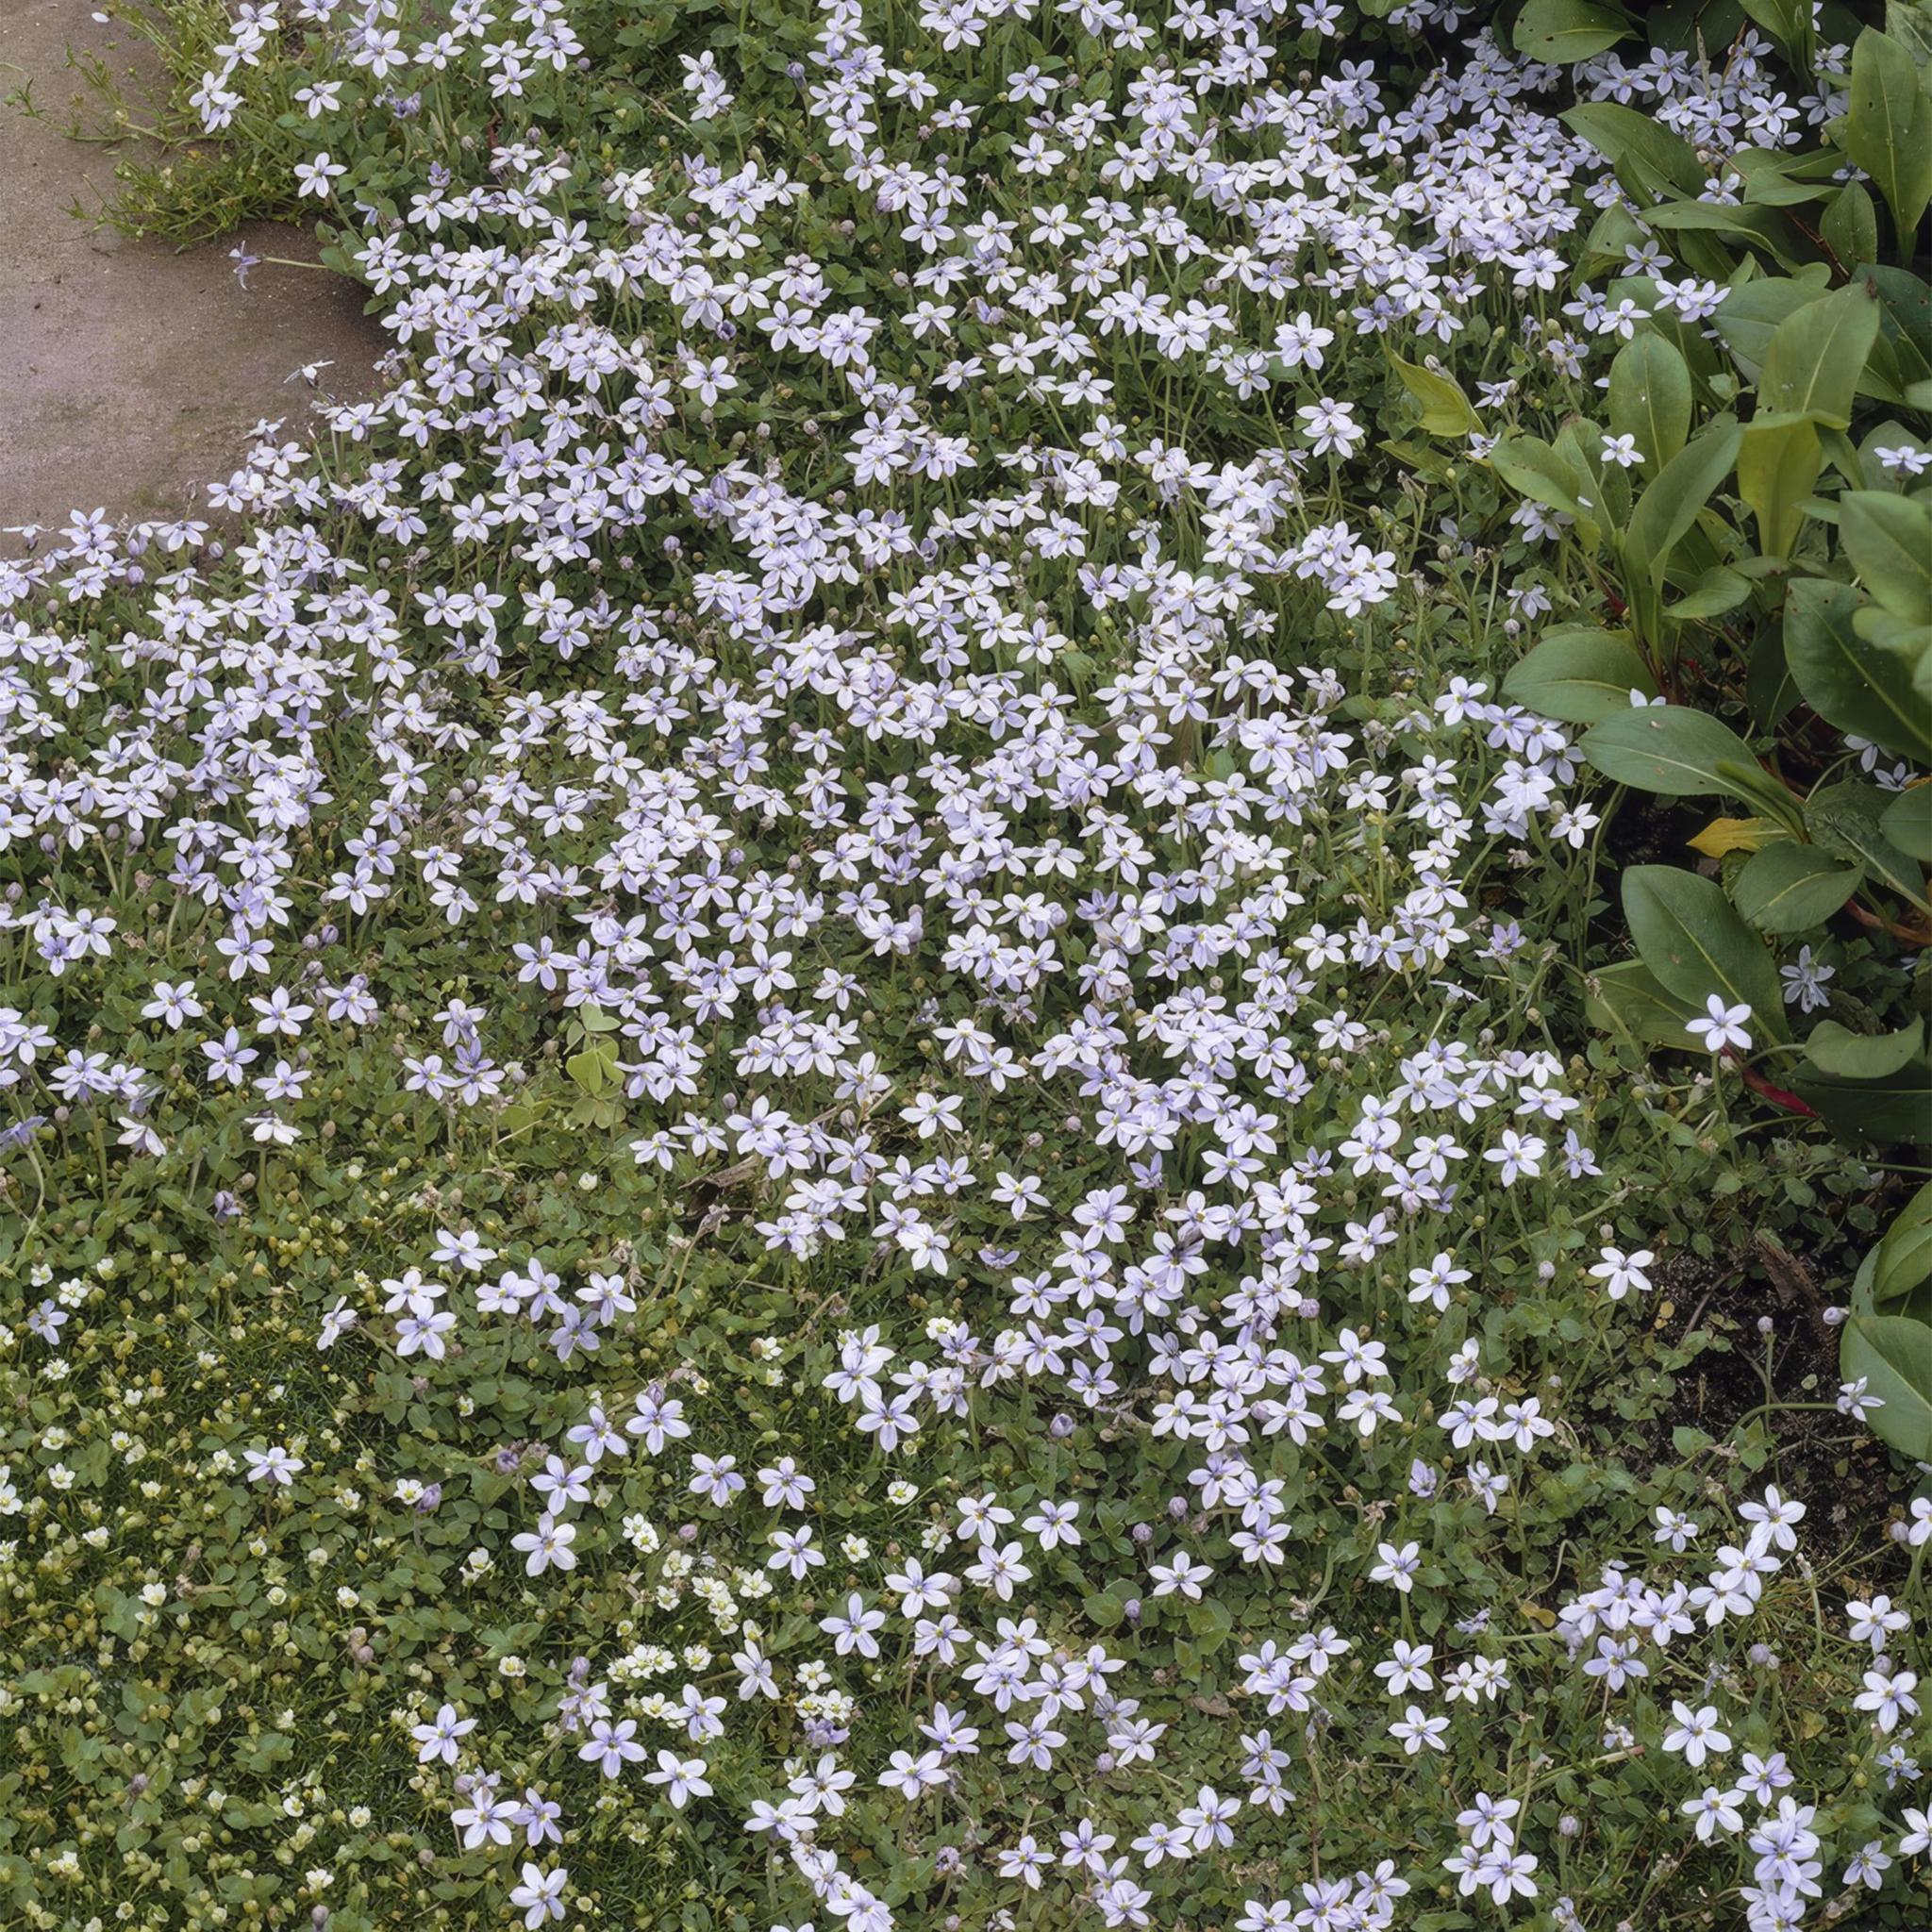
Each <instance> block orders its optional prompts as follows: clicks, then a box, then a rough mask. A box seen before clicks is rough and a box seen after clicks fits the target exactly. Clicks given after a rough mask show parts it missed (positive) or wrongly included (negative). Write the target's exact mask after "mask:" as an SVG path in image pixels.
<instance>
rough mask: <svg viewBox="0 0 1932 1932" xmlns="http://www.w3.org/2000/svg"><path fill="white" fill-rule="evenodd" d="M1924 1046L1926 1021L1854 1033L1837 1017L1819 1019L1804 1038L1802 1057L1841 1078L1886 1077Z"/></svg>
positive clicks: (1864, 1078)
mask: <svg viewBox="0 0 1932 1932" xmlns="http://www.w3.org/2000/svg"><path fill="white" fill-rule="evenodd" d="M1924 1050H1925V1023H1924V1021H1923V1020H1914V1021H1912V1023H1911V1024H1909V1025H1907V1026H1902V1027H1900V1028H1899V1030H1898V1031H1897V1032H1896V1033H1854V1032H1853V1031H1852V1030H1851V1028H1850V1027H1848V1026H1840V1024H1839V1023H1838V1022H1837V1021H1836V1020H1821V1021H1819V1023H1818V1024H1817V1025H1816V1026H1814V1027H1813V1028H1812V1029H1811V1031H1810V1034H1809V1035H1808V1037H1807V1039H1806V1041H1805V1058H1807V1060H1809V1061H1810V1062H1811V1064H1812V1065H1813V1066H1814V1067H1816V1068H1817V1069H1818V1071H1819V1072H1820V1073H1821V1074H1837V1075H1838V1076H1839V1077H1840V1079H1844V1080H1887V1079H1890V1077H1891V1075H1892V1074H1896V1073H1900V1072H1902V1071H1903V1070H1904V1069H1905V1068H1906V1067H1908V1066H1909V1065H1910V1064H1911V1063H1912V1062H1913V1061H1914V1060H1916V1059H1918V1058H1920V1056H1921V1055H1922V1054H1924Z"/></svg>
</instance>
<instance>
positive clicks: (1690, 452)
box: [1624, 416, 1741, 584]
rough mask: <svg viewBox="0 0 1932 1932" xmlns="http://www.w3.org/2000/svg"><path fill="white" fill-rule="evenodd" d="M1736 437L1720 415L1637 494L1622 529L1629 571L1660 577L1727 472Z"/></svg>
mask: <svg viewBox="0 0 1932 1932" xmlns="http://www.w3.org/2000/svg"><path fill="white" fill-rule="evenodd" d="M1740 440H1741V439H1740V433H1739V429H1738V425H1737V422H1736V420H1735V419H1734V418H1732V417H1729V416H1720V417H1718V418H1717V420H1716V421H1715V422H1714V423H1712V424H1711V425H1710V426H1709V427H1708V428H1707V429H1706V430H1704V431H1703V433H1702V434H1701V435H1699V436H1698V437H1697V438H1696V440H1695V441H1691V442H1687V443H1686V444H1685V445H1684V447H1683V448H1682V449H1680V450H1679V451H1678V452H1677V454H1676V455H1675V456H1674V457H1673V458H1671V460H1670V461H1669V462H1668V463H1666V464H1665V465H1664V467H1663V468H1662V469H1661V470H1660V471H1659V472H1658V473H1657V476H1656V477H1655V479H1654V480H1653V481H1652V482H1651V483H1650V486H1649V487H1648V488H1647V489H1646V490H1645V491H1644V492H1643V494H1642V496H1641V497H1640V498H1639V499H1638V504H1637V508H1635V509H1634V510H1632V511H1631V513H1630V527H1629V529H1628V530H1627V531H1626V532H1625V533H1624V557H1625V559H1626V562H1627V565H1628V567H1629V569H1630V571H1631V572H1632V573H1634V574H1635V575H1639V576H1647V577H1648V578H1649V579H1650V581H1651V582H1652V583H1653V584H1657V583H1661V582H1662V580H1663V575H1664V572H1665V570H1666V569H1667V568H1668V567H1669V564H1670V560H1671V553H1672V551H1674V549H1675V548H1676V547H1677V543H1678V541H1679V540H1680V539H1681V538H1682V537H1683V535H1684V533H1685V531H1686V530H1688V529H1689V528H1690V527H1691V524H1692V523H1693V522H1695V521H1696V517H1697V512H1698V511H1699V510H1701V509H1702V508H1704V506H1705V505H1706V504H1707V503H1708V502H1709V501H1710V499H1711V496H1712V494H1713V492H1714V491H1716V489H1717V487H1718V485H1719V484H1720V483H1722V482H1723V481H1724V478H1725V477H1726V476H1727V475H1730V473H1731V465H1732V464H1733V463H1735V462H1736V461H1737V459H1738V446H1739V443H1740Z"/></svg>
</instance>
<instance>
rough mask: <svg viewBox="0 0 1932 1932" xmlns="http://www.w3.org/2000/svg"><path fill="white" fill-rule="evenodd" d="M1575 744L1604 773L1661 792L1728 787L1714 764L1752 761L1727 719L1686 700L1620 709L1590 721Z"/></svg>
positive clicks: (1697, 793)
mask: <svg viewBox="0 0 1932 1932" xmlns="http://www.w3.org/2000/svg"><path fill="white" fill-rule="evenodd" d="M1577 748H1578V750H1580V751H1581V752H1582V753H1583V756H1584V757H1585V758H1588V759H1589V760H1590V762H1591V764H1592V765H1594V766H1595V767H1596V769H1597V770H1598V771H1599V772H1601V773H1602V774H1604V776H1605V777H1606V778H1614V779H1615V780H1616V781H1617V783H1618V784H1620V785H1633V786H1635V787H1636V788H1637V790H1638V791H1657V792H1661V793H1662V794H1663V795H1664V796H1665V797H1667V798H1697V797H1702V796H1704V795H1705V794H1707V793H1708V792H1712V791H1732V790H1733V787H1732V785H1731V783H1730V781H1729V780H1727V779H1726V778H1724V776H1722V775H1721V774H1719V771H1718V766H1719V765H1720V764H1724V763H1729V764H1737V765H1741V766H1745V767H1753V766H1755V765H1756V763H1757V760H1756V759H1755V758H1753V757H1752V756H1751V747H1750V746H1749V745H1748V744H1746V743H1745V742H1744V741H1743V740H1742V739H1741V738H1740V737H1739V736H1738V734H1737V733H1736V732H1735V731H1733V730H1732V729H1731V727H1730V726H1729V725H1728V724H1723V723H1721V722H1720V721H1719V720H1718V719H1716V718H1713V717H1711V716H1710V715H1709V713H1707V712H1705V711H1696V710H1692V709H1691V708H1690V707H1689V706H1687V705H1645V706H1642V707H1641V708H1630V709H1627V710H1624V711H1621V712H1619V713H1617V714H1616V715H1615V716H1614V717H1608V718H1605V719H1604V720H1603V721H1602V722H1601V723H1600V724H1593V725H1591V728H1590V729H1589V730H1588V731H1586V732H1585V733H1584V734H1583V737H1582V738H1581V740H1579V741H1578V745H1577Z"/></svg>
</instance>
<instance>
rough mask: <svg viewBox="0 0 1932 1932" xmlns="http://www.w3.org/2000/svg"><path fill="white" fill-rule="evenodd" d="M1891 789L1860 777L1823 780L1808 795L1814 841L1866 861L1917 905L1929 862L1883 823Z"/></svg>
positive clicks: (1808, 818)
mask: <svg viewBox="0 0 1932 1932" xmlns="http://www.w3.org/2000/svg"><path fill="white" fill-rule="evenodd" d="M1889 803H1890V799H1889V797H1888V795H1887V794H1886V793H1885V792H1883V791H1879V789H1878V788H1877V786H1875V785H1867V784H1865V783H1864V782H1863V781H1862V780H1860V779H1857V778H1850V779H1846V780H1844V781H1843V782H1841V783H1840V784H1837V785H1821V786H1820V787H1819V788H1818V790H1817V791H1814V792H1813V793H1812V794H1811V796H1810V797H1809V798H1807V800H1806V801H1805V825H1806V829H1807V831H1808V832H1809V833H1810V835H1811V842H1812V843H1813V844H1814V845H1822V846H1824V848H1825V850H1826V851H1828V852H1836V853H1838V854H1839V855H1840V857H1842V858H1848V859H1851V860H1853V861H1854V862H1855V863H1857V864H1858V865H1862V866H1863V867H1864V868H1865V870H1866V871H1867V872H1868V873H1870V874H1872V875H1873V876H1874V878H1876V879H1878V880H1879V881H1880V882H1881V883H1882V884H1884V885H1886V886H1888V887H1890V889H1891V891H1894V892H1896V893H1898V895H1899V896H1900V897H1901V898H1904V899H1909V900H1910V901H1911V902H1912V903H1913V904H1914V905H1917V906H1924V903H1925V873H1924V867H1923V866H1922V865H1920V864H1919V862H1918V861H1917V860H1916V859H1915V858H1910V857H1909V856H1907V854H1906V853H1903V852H1901V851H1900V850H1899V849H1898V847H1897V846H1896V845H1894V844H1893V843H1892V842H1891V841H1890V838H1889V837H1887V835H1886V832H1885V827H1884V819H1885V810H1886V807H1887V805H1888V804H1889Z"/></svg>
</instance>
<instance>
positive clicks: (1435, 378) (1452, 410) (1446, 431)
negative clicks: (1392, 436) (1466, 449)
mask: <svg viewBox="0 0 1932 1932" xmlns="http://www.w3.org/2000/svg"><path fill="white" fill-rule="evenodd" d="M1388 356H1389V360H1390V362H1391V364H1392V365H1393V367H1394V370H1395V374H1396V375H1398V376H1399V377H1400V378H1401V380H1402V386H1403V388H1404V389H1406V390H1407V391H1408V392H1409V394H1410V395H1412V396H1413V397H1414V398H1415V399H1416V401H1417V402H1419V403H1420V404H1421V405H1422V406H1423V414H1422V425H1423V427H1424V429H1425V430H1427V431H1428V433H1429V434H1430V435H1431V436H1467V435H1469V434H1470V432H1471V431H1472V430H1479V429H1480V428H1481V427H1482V426H1483V423H1482V418H1481V417H1480V416H1478V415H1477V414H1476V412H1475V410H1474V408H1472V407H1471V405H1470V400H1469V398H1468V397H1467V396H1466V395H1464V394H1463V392H1462V387H1461V385H1460V384H1459V383H1458V382H1457V380H1456V378H1455V377H1454V376H1452V375H1443V374H1442V373H1441V371H1440V370H1436V369H1424V367H1423V366H1422V365H1421V364H1420V363H1417V362H1405V361H1404V360H1403V359H1402V358H1401V357H1400V356H1398V355H1397V354H1396V353H1395V352H1394V350H1393V349H1391V350H1389V351H1388Z"/></svg>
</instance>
